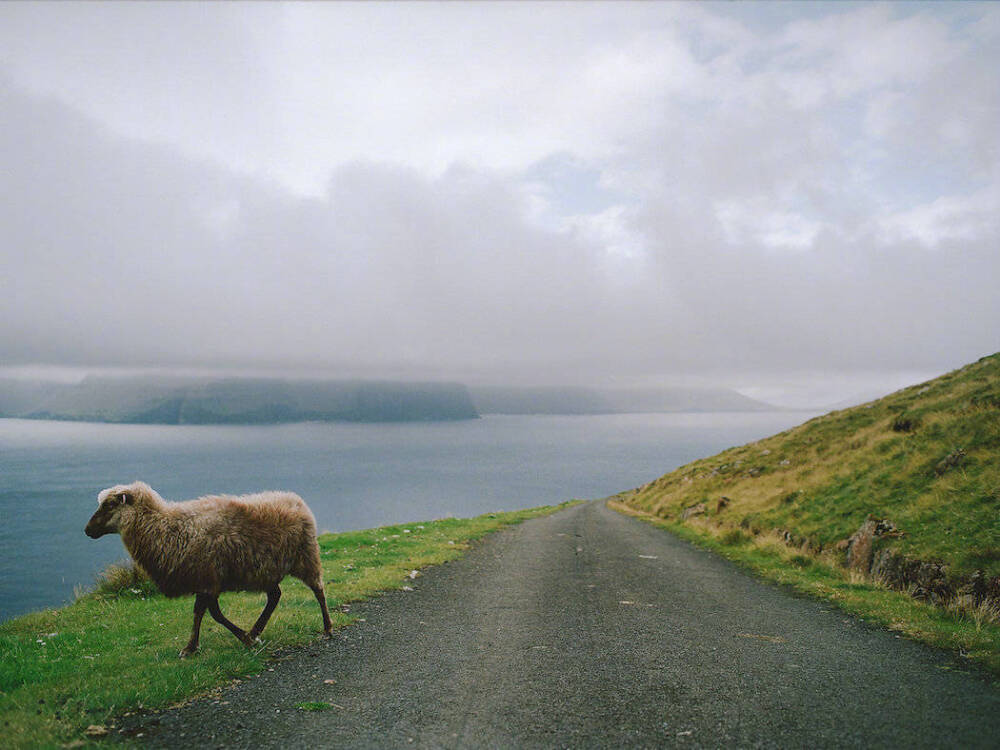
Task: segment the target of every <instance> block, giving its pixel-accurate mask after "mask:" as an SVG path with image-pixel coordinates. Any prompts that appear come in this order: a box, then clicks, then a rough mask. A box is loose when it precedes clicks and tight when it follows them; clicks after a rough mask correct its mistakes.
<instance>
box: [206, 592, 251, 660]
mask: <svg viewBox="0 0 1000 750" xmlns="http://www.w3.org/2000/svg"><path fill="white" fill-rule="evenodd" d="M208 613H209V614H210V615H212V619H214V620H215V621H216V622H217V623H219V624H220V625H224V626H225V627H226V628H227V629H228V630H229V632H230V633H232V634H233V635H235V636H236V639H237V640H238V641H239V642H240V643H242V644H243V645H244V646H246V647H247V648H250V647H252V646H253V639H251V638H250V636H249V634H248V633H247V632H246V631H245V630H244V629H243V628H241V627H240V626H239V625H235V624H234V623H232V622H231V621H230V620H229V619H228V618H227V617H226V616H225V615H224V614H222V610H221V609H219V597H218V596H208Z"/></svg>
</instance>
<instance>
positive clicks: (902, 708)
mask: <svg viewBox="0 0 1000 750" xmlns="http://www.w3.org/2000/svg"><path fill="white" fill-rule="evenodd" d="M413 586H414V589H415V590H414V591H412V592H396V593H391V594H388V595H386V596H382V597H379V598H378V599H375V600H372V601H370V602H367V603H364V604H359V605H355V606H354V607H353V611H354V612H355V613H357V614H359V615H360V616H361V617H363V618H365V622H360V623H357V624H355V625H353V626H352V627H350V628H347V629H345V630H343V631H340V632H339V633H338V634H337V635H336V636H335V638H334V639H333V640H332V641H327V642H318V643H316V644H314V645H312V646H310V647H308V648H305V649H303V650H301V651H297V652H295V653H294V654H292V655H291V657H290V658H287V659H285V660H281V661H278V662H277V663H275V665H274V671H273V672H265V673H264V674H263V675H262V676H261V677H258V678H255V679H252V680H248V681H246V682H243V683H241V684H239V685H236V686H234V687H232V688H228V689H226V690H225V691H224V692H223V693H222V695H221V696H219V697H216V698H212V699H205V700H201V701H197V702H195V703H192V704H189V705H187V706H185V707H184V708H181V709H177V710H173V711H168V712H165V713H162V714H157V715H146V716H143V717H139V718H138V719H136V718H132V719H130V720H129V721H130V722H131V723H130V724H128V725H127V726H126V729H127V730H128V731H129V732H130V733H131V735H132V736H133V738H134V737H135V734H136V733H137V732H142V734H143V736H142V738H141V739H138V740H137V741H138V742H140V743H142V744H148V745H153V746H168V747H187V746H198V747H208V748H212V747H239V748H244V747H245V748H264V747H275V748H279V747H280V748H300V747H301V748H306V747H309V748H312V747H352V748H353V747H362V748H366V747H372V748H376V747H377V748H384V747H388V748H392V747H425V748H438V747H440V748H480V747H498V748H532V747H545V748H550V747H552V748H555V747H571V748H577V747H588V748H589V747H602V748H603V747H615V748H617V747H721V746H726V747H782V748H799V747H802V748H805V747H808V748H816V747H865V748H872V747H901V748H902V747H906V748H911V747H963V748H971V747H992V748H995V747H997V746H998V743H1000V688H998V687H996V686H995V684H993V683H991V682H990V680H989V679H988V678H986V677H985V676H984V675H983V674H982V673H980V672H978V671H976V670H974V669H971V668H969V667H968V666H965V665H963V664H962V663H961V662H960V661H958V660H957V659H956V658H954V657H951V656H949V655H947V654H944V653H942V652H939V651H936V650H934V649H931V648H927V647H924V646H921V645H919V644H915V643H912V642H909V641H906V640H903V639H900V638H898V637H897V636H895V635H894V634H892V633H890V632H887V631H882V630H879V629H876V628H873V627H869V626H867V625H865V624H864V623H863V622H860V621H858V620H856V619H854V618H851V617H849V616H847V615H845V614H844V613H842V612H839V611H837V610H836V609H833V608H832V607H830V606H829V605H826V604H823V603H821V602H816V601H813V600H809V599H805V598H801V597H797V596H794V595H791V594H789V593H788V592H787V591H785V590H783V589H781V588H778V587H775V586H771V585H768V584H764V583H762V582H759V581H757V580H755V579H754V578H752V577H750V576H749V575H747V574H745V573H743V572H741V571H740V570H739V569H737V568H735V567H734V566H733V565H732V564H730V563H728V562H727V561H725V560H723V559H721V558H718V557H716V556H714V555H712V554H711V553H708V552H705V551H703V550H699V549H697V548H695V547H692V546H691V545H690V544H688V543H686V542H683V541H680V540H678V539H676V538H674V537H672V536H671V535H669V534H667V533H665V532H663V531H661V530H659V529H656V528H653V527H651V526H649V525H647V524H644V523H642V522H640V521H637V520H635V519H632V518H628V517H625V516H621V515H619V514H617V513H615V512H614V511H611V510H609V509H607V508H606V507H605V505H604V503H603V502H591V503H587V504H585V505H580V506H576V507H574V508H571V509H569V510H566V511H562V512H560V513H557V514H555V515H553V516H549V517H546V518H540V519H535V520H532V521H528V522H526V523H524V524H522V525H520V526H517V527H514V528H512V529H509V530H507V531H504V532H500V533H497V534H493V535H491V536H490V537H488V538H487V539H486V540H484V541H483V542H481V543H480V544H478V545H477V546H476V548H475V549H473V550H472V551H471V552H469V553H468V554H467V555H466V556H465V557H463V558H462V559H461V560H459V561H456V562H453V563H450V564H448V565H442V566H439V567H437V568H433V569H430V570H428V571H426V572H425V573H424V575H422V576H420V577H419V578H417V579H416V580H415V581H414V582H413ZM327 680H336V683H335V684H328V683H327V682H326V681H327ZM305 701H322V702H326V703H330V704H332V705H333V708H331V709H330V710H326V711H319V712H307V711H303V710H300V709H296V707H295V706H296V704H297V703H300V702H305Z"/></svg>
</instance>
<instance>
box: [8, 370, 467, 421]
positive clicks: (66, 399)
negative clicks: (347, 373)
mask: <svg viewBox="0 0 1000 750" xmlns="http://www.w3.org/2000/svg"><path fill="white" fill-rule="evenodd" d="M0 417H19V418H22V419H57V420H72V421H83V422H119V423H129V424H279V423H285V422H430V421H449V420H459V419H477V418H478V417H479V413H478V412H477V411H476V407H475V405H474V404H473V403H472V399H471V397H470V396H469V391H468V389H467V388H466V387H465V386H464V385H461V384H458V383H403V382H389V381H337V380H334V381H324V380H279V379H262V378H223V379H205V378H202V379H195V378H180V377H150V376H136V377H95V376H88V377H86V378H84V379H83V380H81V381H80V382H79V383H73V384H65V383H52V382H27V381H18V380H0Z"/></svg>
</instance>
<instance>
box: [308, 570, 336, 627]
mask: <svg viewBox="0 0 1000 750" xmlns="http://www.w3.org/2000/svg"><path fill="white" fill-rule="evenodd" d="M305 583H306V585H307V586H308V587H309V588H311V589H312V592H313V593H314V594H315V595H316V601H318V602H319V608H320V610H321V611H322V612H323V634H324V635H325V636H326V637H327V638H329V637H330V636H331V635H333V621H331V620H330V610H329V609H327V606H326V593H325V592H324V591H323V578H322V576H317V578H316V580H314V581H306V582H305Z"/></svg>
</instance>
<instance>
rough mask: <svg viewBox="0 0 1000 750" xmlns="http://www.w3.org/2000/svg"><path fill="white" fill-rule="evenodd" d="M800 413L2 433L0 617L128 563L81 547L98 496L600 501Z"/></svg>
mask: <svg viewBox="0 0 1000 750" xmlns="http://www.w3.org/2000/svg"><path fill="white" fill-rule="evenodd" d="M808 416H810V415H808V414H803V413H802V412H765V413H716V414H628V415H607V416H573V417H565V416H511V417H501V416H489V417H485V418H483V419H479V420H473V421H467V422H443V423H419V424H365V425H357V424H319V423H307V424H293V425H276V426H254V427H245V426H238V427H232V426H147V425H112V424H90V423H75V422H47V421H25V420H14V419H3V420H0V516H2V519H3V522H2V523H0V618H8V617H12V616H14V615H18V614H22V613H24V612H27V611H30V610H33V609H38V608H42V607H50V606H58V605H60V604H63V603H66V602H67V601H70V600H71V599H72V597H73V590H74V587H76V586H89V585H91V584H92V583H93V580H94V577H95V575H96V573H97V572H99V571H100V570H101V569H102V568H103V567H104V566H105V565H107V564H108V563H110V562H113V561H115V560H120V559H123V558H125V557H126V556H127V553H126V552H125V549H124V547H123V546H122V544H121V541H120V539H119V538H118V537H117V536H107V537H104V538H102V539H100V540H97V541H95V540H92V539H89V538H87V537H86V536H85V535H84V533H83V527H84V525H85V524H86V522H87V519H88V518H89V517H90V515H91V513H93V511H94V509H95V508H96V498H97V493H98V492H99V491H100V490H101V489H103V488H105V487H108V486H110V485H113V484H116V483H119V482H129V481H132V480H134V479H142V480H144V481H146V482H148V483H149V484H151V485H152V486H153V487H154V488H155V489H156V490H157V491H158V492H159V493H160V494H161V495H163V496H164V497H165V498H166V499H168V500H184V499H188V498H192V497H197V496H199V495H203V494H209V493H223V492H225V493H234V494H241V493H247V492H256V491H259V490H264V489H288V490H293V491H295V492H298V493H299V494H301V495H302V496H303V497H304V498H305V500H306V502H307V503H309V505H310V507H311V508H312V509H313V512H314V513H315V515H316V521H317V524H318V526H319V529H320V530H321V531H345V530H349V529H358V528H369V527H373V526H380V525H384V524H390V523H405V522H415V521H421V520H429V519H433V518H440V517H443V516H448V515H455V516H471V515H477V514H480V513H486V512H489V511H493V510H514V509H518V508H527V507H532V506H535V505H543V504H551V503H558V502H562V501H564V500H569V499H572V498H596V497H604V496H606V495H609V494H613V493H615V492H618V491H621V490H624V489H628V488H630V487H635V486H638V485H640V484H643V483H645V482H647V481H649V480H651V479H653V478H655V477H657V476H659V475H661V474H663V473H665V472H667V471H669V470H671V469H673V468H675V467H676V466H678V465H680V464H683V463H686V462H688V461H691V460H694V459H696V458H701V457H704V456H708V455H711V454H714V453H716V452H718V451H720V450H723V449H725V448H727V447H730V446H733V445H739V444H742V443H746V442H748V441H751V440H755V439H757V438H761V437H764V436H766V435H770V434H773V433H775V432H778V431H780V430H782V429H785V428H787V427H790V426H792V425H795V424H798V423H800V422H802V421H804V420H805V419H806V418H807V417H808Z"/></svg>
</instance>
